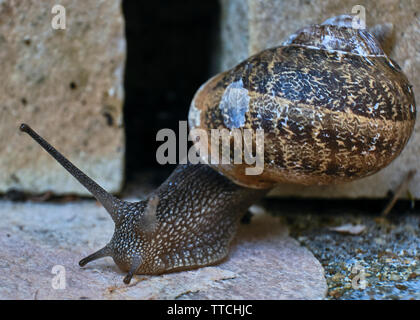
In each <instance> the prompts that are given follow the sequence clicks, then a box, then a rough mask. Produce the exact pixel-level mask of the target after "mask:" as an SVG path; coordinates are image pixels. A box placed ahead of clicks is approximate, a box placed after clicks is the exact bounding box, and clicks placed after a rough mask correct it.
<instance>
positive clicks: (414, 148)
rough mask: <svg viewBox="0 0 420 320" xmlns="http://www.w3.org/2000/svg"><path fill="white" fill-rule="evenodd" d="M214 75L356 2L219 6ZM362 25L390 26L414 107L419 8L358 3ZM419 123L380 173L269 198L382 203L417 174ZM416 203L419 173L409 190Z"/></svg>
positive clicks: (418, 91)
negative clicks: (406, 178)
mask: <svg viewBox="0 0 420 320" xmlns="http://www.w3.org/2000/svg"><path fill="white" fill-rule="evenodd" d="M221 4H222V23H221V26H222V28H221V39H222V43H221V51H220V52H221V54H220V57H221V61H220V70H225V69H227V68H230V67H232V66H234V65H235V64H236V63H238V62H240V61H241V60H243V59H244V58H246V57H248V56H250V55H252V54H255V53H257V52H259V51H260V50H263V49H265V48H269V47H273V46H276V45H279V44H281V43H282V42H283V40H285V39H286V38H287V37H288V35H290V34H291V33H293V32H294V31H296V30H298V29H300V28H301V27H304V26H306V25H308V24H312V23H321V22H323V21H324V20H326V19H327V18H329V17H332V16H336V15H340V14H345V13H346V14H351V13H352V7H353V6H355V5H358V4H360V1H357V0H345V1H336V0H327V1H324V0H314V1H296V2H293V4H292V3H291V2H290V1H285V0H248V1H241V0H233V1H221ZM363 5H364V6H365V9H366V11H365V12H366V25H367V27H373V26H375V25H377V24H382V23H392V24H393V26H394V35H393V38H392V42H393V46H392V50H391V52H390V56H391V58H393V59H394V60H395V61H397V62H398V64H399V65H400V67H401V68H402V69H403V71H404V72H405V74H406V75H407V77H408V79H409V80H410V82H411V84H412V85H413V88H414V92H415V95H416V100H417V102H418V101H420V55H419V52H420V3H419V2H418V1H417V0H406V1H398V0H380V1H369V2H364V3H363ZM419 155H420V121H417V123H416V127H415V133H414V134H413V136H412V137H411V139H410V141H409V143H408V145H407V146H406V148H405V149H404V151H403V152H402V154H401V155H400V156H399V157H398V158H397V159H396V160H395V161H393V162H392V163H391V165H390V166H388V167H387V168H385V169H384V170H382V171H381V172H379V173H377V174H375V175H373V176H371V177H368V178H365V179H363V180H360V181H356V182H353V183H350V184H347V185H340V186H330V187H301V186H294V185H283V186H281V187H279V188H277V189H276V190H275V191H273V192H272V193H271V195H272V196H303V197H344V198H347V197H348V198H356V197H368V198H379V197H384V196H385V195H386V193H387V192H388V190H394V189H395V188H396V186H397V185H398V184H399V183H400V181H401V180H402V179H403V177H404V176H405V175H406V174H407V172H408V171H409V170H411V169H416V168H420V156H419ZM409 189H410V191H411V193H412V194H413V195H414V196H415V197H416V198H418V199H420V173H417V175H416V176H415V177H414V179H413V180H412V181H411V183H410V185H409Z"/></svg>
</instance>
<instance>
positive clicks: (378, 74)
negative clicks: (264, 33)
mask: <svg viewBox="0 0 420 320" xmlns="http://www.w3.org/2000/svg"><path fill="white" fill-rule="evenodd" d="M415 117H416V107H415V101H414V95H413V91H412V86H411V85H410V84H409V82H408V80H407V78H406V76H405V75H404V74H403V72H402V71H401V69H400V68H399V66H398V65H397V64H396V63H395V62H393V61H391V60H390V59H389V58H388V57H387V55H386V54H385V53H384V52H383V50H382V49H381V46H380V44H379V43H378V41H377V40H376V39H375V38H374V36H373V35H371V34H370V33H369V32H367V31H365V30H360V29H352V28H351V26H350V25H349V21H348V20H347V21H346V20H344V22H343V19H341V20H340V21H339V22H337V19H334V18H332V19H329V20H327V21H326V22H325V23H324V24H321V25H312V26H309V27H306V28H303V29H301V30H300V31H298V32H296V33H295V34H293V35H292V36H290V38H289V39H288V40H287V41H286V42H285V43H284V44H283V45H282V46H279V47H275V48H271V49H267V50H264V51H262V52H260V53H258V54H256V55H254V56H252V57H250V58H248V59H247V60H245V61H243V62H242V63H240V64H238V65H237V66H236V67H234V68H232V69H231V70H228V71H226V72H223V73H220V74H217V75H216V76H214V77H213V78H211V79H210V80H208V81H207V82H206V83H205V84H204V85H202V86H201V88H200V89H199V90H198V91H197V93H196V94H195V96H194V99H193V101H192V103H191V107H190V113H189V125H190V128H201V129H205V130H207V132H208V133H209V134H210V130H211V129H223V128H226V129H229V130H232V129H240V130H242V131H243V130H244V129H246V128H248V129H253V130H256V129H263V130H264V170H263V172H262V174H260V175H255V176H253V175H246V174H245V168H246V167H249V165H247V164H245V163H243V164H234V161H233V155H232V154H231V164H210V165H211V166H213V167H214V168H216V169H217V170H218V171H219V172H221V173H222V174H224V175H226V176H227V177H229V178H230V179H231V180H233V181H234V182H235V183H237V184H239V185H242V186H247V187H252V188H269V187H272V186H274V185H275V184H278V183H284V182H287V183H297V184H303V185H325V184H331V183H342V182H347V181H352V180H355V179H358V178H362V177H366V176H369V175H371V174H374V173H375V172H377V171H378V170H380V169H381V168H383V167H385V166H387V165H388V164H389V163H390V162H391V161H392V160H393V159H395V158H396V157H397V156H398V155H399V154H400V152H401V151H402V149H403V148H404V146H405V145H406V143H407V141H408V139H409V137H410V135H411V133H412V131H413V128H414V123H415ZM209 140H210V139H209ZM197 143H198V144H199V143H200V142H197ZM208 150H209V153H210V146H208Z"/></svg>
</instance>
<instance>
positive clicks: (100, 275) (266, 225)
mask: <svg viewBox="0 0 420 320" xmlns="http://www.w3.org/2000/svg"><path fill="white" fill-rule="evenodd" d="M0 217H1V219H0V248H1V251H0V269H1V272H0V299H86V298H88V299H176V298H178V299H322V298H324V297H325V295H326V290H327V285H326V281H325V278H324V270H323V268H322V266H321V265H320V263H319V262H318V261H317V260H316V259H315V258H314V256H313V255H312V253H310V252H309V251H308V250H307V249H306V248H304V247H302V246H300V245H299V244H298V242H297V241H296V240H294V239H292V238H290V237H289V236H288V232H287V228H286V227H285V226H284V225H282V224H281V223H280V222H279V220H278V219H277V218H273V217H270V216H268V215H258V216H255V217H254V218H253V221H252V223H251V224H250V225H243V226H241V228H240V231H239V233H238V236H237V238H236V239H235V243H234V244H233V246H232V251H231V254H230V257H229V258H228V259H227V260H226V261H224V262H223V263H221V264H219V265H216V266H211V267H206V268H200V269H197V270H192V271H185V272H177V273H171V274H166V275H161V276H141V275H137V276H135V277H134V278H133V280H132V283H131V284H130V285H129V286H126V285H125V284H124V283H123V282H122V279H123V277H124V276H125V274H123V273H122V272H121V271H119V269H118V268H117V267H116V266H115V264H114V263H113V261H112V259H111V258H105V259H102V260H97V261H95V262H92V263H91V264H89V265H87V266H86V267H84V268H80V267H79V266H78V264H77V263H78V261H79V260H80V259H81V258H82V257H84V256H86V255H88V254H90V253H92V252H93V251H95V250H97V249H99V248H101V247H102V246H103V245H105V243H107V242H108V241H109V239H110V238H111V236H112V232H113V223H112V221H111V219H110V218H109V217H108V216H107V213H106V212H105V210H104V209H103V208H101V207H100V206H98V205H96V203H95V202H94V201H81V202H75V203H66V204H52V203H12V202H8V201H2V202H0ZM54 265H62V266H64V268H65V272H66V280H67V281H66V289H64V290H54V289H52V285H51V284H52V279H53V278H54V277H55V276H56V275H55V274H52V273H51V271H52V268H53V266H54ZM256 288H258V289H256Z"/></svg>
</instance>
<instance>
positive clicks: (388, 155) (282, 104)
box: [20, 16, 416, 284]
mask: <svg viewBox="0 0 420 320" xmlns="http://www.w3.org/2000/svg"><path fill="white" fill-rule="evenodd" d="M350 21H351V17H350V16H344V17H341V18H340V19H338V18H332V19H328V20H327V21H326V22H325V23H323V24H319V25H311V26H308V27H305V28H303V29H301V30H300V31H298V32H296V33H295V34H293V35H292V36H290V38H289V39H288V40H287V41H286V42H285V43H283V44H282V45H281V46H278V47H275V48H270V49H266V50H263V51H262V52H260V53H258V54H256V55H254V56H251V57H250V58H248V59H246V60H245V61H243V62H242V63H240V64H238V65H237V66H235V67H233V68H232V69H230V70H228V71H226V72H222V73H220V74H217V75H215V76H214V77H212V78H211V79H210V80H208V81H207V82H206V83H204V84H203V85H202V86H201V87H200V88H199V89H198V91H197V92H196V94H195V96H194V97H193V100H192V102H191V106H190V111H189V116H188V123H189V126H190V130H193V129H202V130H205V131H206V132H210V131H211V130H212V129H227V130H230V131H233V130H235V129H236V130H239V131H243V130H245V129H251V130H254V131H255V130H259V129H262V130H264V131H263V132H264V145H263V146H264V153H263V156H264V159H263V161H264V170H263V171H262V173H261V174H258V175H247V174H246V173H245V171H246V170H245V169H246V168H248V167H249V165H248V164H246V163H242V164H235V163H228V164H226V163H221V164H218V163H216V164H213V163H199V164H192V163H187V164H180V165H178V167H177V168H176V169H175V170H174V172H173V173H172V174H171V175H170V176H169V178H168V179H167V180H166V181H165V182H164V183H163V184H162V185H161V186H159V187H158V188H157V189H156V190H155V191H153V192H152V193H151V194H150V195H149V196H148V197H147V198H146V199H145V200H142V201H139V202H136V203H129V202H126V201H122V200H119V199H118V198H116V197H114V196H113V195H111V194H109V193H108V192H106V191H105V190H104V189H102V188H101V187H100V186H99V185H98V184H96V183H95V182H94V181H93V180H91V179H90V178H89V177H87V176H86V175H85V174H84V173H83V172H82V171H80V170H79V169H78V168H76V167H75V166H74V165H73V164H72V163H71V162H70V161H69V160H67V159H66V158H64V157H63V156H62V155H61V154H60V153H59V152H58V151H57V150H56V149H55V148H53V147H52V146H51V145H50V144H49V143H48V142H46V141H45V140H44V139H43V138H42V137H40V136H39V135H38V134H37V133H36V132H35V131H33V130H32V129H31V128H30V127H29V126H28V125H26V124H22V125H21V126H20V129H21V130H22V131H24V132H26V133H28V134H29V135H30V136H31V137H32V138H33V139H34V140H35V141H36V142H38V143H39V144H40V145H41V146H42V147H43V148H44V149H45V150H46V151H47V152H48V153H49V154H51V156H53V157H54V158H55V159H56V160H57V161H58V162H59V163H60V164H61V165H62V166H63V167H64V168H65V169H66V170H68V171H69V172H70V173H71V174H72V175H73V176H74V177H75V178H76V179H77V180H79V182H80V183H81V184H83V185H84V186H85V187H86V188H87V189H88V190H89V191H90V192H91V193H92V195H93V196H95V197H96V199H97V200H98V201H99V202H101V203H102V204H103V206H104V207H105V209H106V210H107V211H108V213H109V214H110V216H111V218H112V219H113V221H114V223H115V231H114V234H113V236H112V239H111V241H110V242H109V243H108V244H107V245H106V246H105V247H103V248H102V249H100V250H99V251H97V252H95V253H93V254H91V255H89V256H88V257H86V258H84V259H82V260H81V261H80V262H79V264H80V266H82V267H83V266H84V265H86V264H87V263H88V262H91V261H93V260H96V259H98V258H102V257H106V256H110V257H112V258H113V260H114V261H115V263H116V264H117V265H118V267H119V268H120V269H121V270H123V271H125V272H127V275H126V276H125V278H124V283H127V284H128V283H129V282H130V280H131V278H132V277H133V275H134V274H162V273H165V272H172V271H180V270H187V269H193V268H198V267H202V266H208V265H212V264H215V263H218V262H220V261H222V260H223V259H225V258H226V257H227V255H228V252H229V244H230V242H231V240H232V238H233V237H234V235H235V231H236V229H237V225H238V222H239V220H240V218H241V216H242V215H243V214H244V213H245V211H246V210H247V208H249V207H250V206H251V205H252V204H253V203H255V202H256V201H258V200H259V199H261V198H262V197H264V195H266V194H267V192H268V191H269V190H271V189H272V188H273V187H274V186H275V185H277V184H279V183H298V184H304V185H325V184H331V183H343V182H348V181H353V180H355V179H359V178H362V177H366V176H369V175H371V174H374V173H375V172H377V171H379V170H380V169H381V168H383V167H385V166H387V165H388V164H389V163H390V162H391V161H392V160H393V159H395V158H396V157H397V156H398V155H399V154H400V153H401V151H402V149H403V148H404V146H405V145H406V143H407V141H408V139H409V137H410V135H411V133H412V131H413V127H414V123H415V117H416V107H415V101H414V95H413V90H412V86H411V85H410V84H409V82H408V80H407V78H406V76H405V75H404V74H403V72H402V71H401V69H400V68H399V66H398V65H397V64H396V62H394V61H392V60H391V59H389V58H388V56H387V55H386V54H385V53H384V52H383V50H382V49H381V46H380V44H379V43H378V41H377V40H376V39H375V37H374V36H373V35H372V34H371V33H369V32H368V31H366V30H360V29H353V28H351V24H350ZM205 143H206V144H205ZM200 144H201V145H200ZM194 145H195V146H196V148H197V150H202V149H200V147H201V148H204V149H208V150H210V145H209V144H208V143H207V142H206V141H205V140H196V141H195V144H194ZM229 156H230V157H233V155H232V154H229Z"/></svg>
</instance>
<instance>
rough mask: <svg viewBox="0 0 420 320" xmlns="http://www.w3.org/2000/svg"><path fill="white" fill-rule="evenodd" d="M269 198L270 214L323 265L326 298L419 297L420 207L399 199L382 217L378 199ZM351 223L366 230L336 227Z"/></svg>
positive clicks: (375, 298) (385, 298) (414, 298)
mask: <svg viewBox="0 0 420 320" xmlns="http://www.w3.org/2000/svg"><path fill="white" fill-rule="evenodd" d="M269 201H272V202H271V205H270V206H267V205H266V207H267V208H269V211H270V213H271V214H274V215H279V216H281V217H282V219H284V220H286V221H287V222H288V227H289V230H290V234H291V235H292V236H293V237H295V238H296V239H297V240H298V241H299V242H300V243H301V244H302V245H304V246H305V247H307V248H309V249H310V250H311V252H312V253H313V254H314V255H315V257H317V258H318V259H319V261H320V262H321V263H322V266H323V267H324V270H325V276H326V278H327V283H328V295H327V299H334V300H335V299H340V300H391V299H392V300H396V299H398V300H419V299H420V251H419V248H420V214H419V213H420V208H419V207H416V208H414V209H413V208H410V207H409V206H408V205H403V204H402V203H399V204H398V205H397V206H396V207H394V209H393V211H392V213H391V214H390V215H388V216H387V218H384V217H379V216H378V215H377V214H375V212H376V213H378V212H380V211H381V207H382V206H381V205H380V201H376V200H366V201H358V202H359V206H357V205H353V206H352V205H349V202H352V203H353V204H354V203H355V202H356V201H354V200H349V201H347V203H346V204H343V201H322V200H308V201H300V202H299V203H300V204H301V205H297V204H298V201H297V200H296V201H294V203H290V201H286V200H285V201H282V200H275V201H273V200H269ZM277 201H278V202H277ZM273 202H277V204H275V203H273ZM305 202H306V203H305ZM308 202H310V203H311V205H310V204H308ZM322 202H323V204H321V203H322ZM317 203H318V204H317ZM361 203H364V205H360V204H361ZM375 203H376V204H375ZM348 224H351V225H359V226H363V227H364V228H365V230H364V231H363V232H362V233H360V234H353V235H351V234H345V233H340V232H336V231H333V230H332V229H334V228H336V227H337V226H343V225H348Z"/></svg>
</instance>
